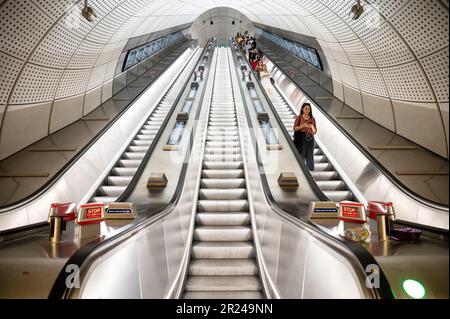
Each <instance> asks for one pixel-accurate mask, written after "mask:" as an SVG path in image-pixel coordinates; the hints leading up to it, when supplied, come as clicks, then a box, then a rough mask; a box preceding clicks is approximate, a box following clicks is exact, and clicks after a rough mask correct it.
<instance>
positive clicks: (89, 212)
mask: <svg viewBox="0 0 450 319" xmlns="http://www.w3.org/2000/svg"><path fill="white" fill-rule="evenodd" d="M104 219H105V204H103V203H92V204H85V205H81V206H80V207H79V209H78V224H80V225H87V224H96V223H100V222H101V221H103V220H104Z"/></svg>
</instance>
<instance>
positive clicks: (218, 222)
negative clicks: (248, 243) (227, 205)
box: [195, 212, 250, 226]
mask: <svg viewBox="0 0 450 319" xmlns="http://www.w3.org/2000/svg"><path fill="white" fill-rule="evenodd" d="M195 222H196V225H199V226H247V225H250V214H249V213H247V212H226V213H223V212H209V213H198V214H197V215H196V216H195Z"/></svg>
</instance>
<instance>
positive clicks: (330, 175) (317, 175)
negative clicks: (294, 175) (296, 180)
mask: <svg viewBox="0 0 450 319" xmlns="http://www.w3.org/2000/svg"><path fill="white" fill-rule="evenodd" d="M311 175H312V177H314V179H315V180H316V181H330V180H335V179H338V178H339V175H338V173H337V172H335V171H328V172H315V171H312V172H311Z"/></svg>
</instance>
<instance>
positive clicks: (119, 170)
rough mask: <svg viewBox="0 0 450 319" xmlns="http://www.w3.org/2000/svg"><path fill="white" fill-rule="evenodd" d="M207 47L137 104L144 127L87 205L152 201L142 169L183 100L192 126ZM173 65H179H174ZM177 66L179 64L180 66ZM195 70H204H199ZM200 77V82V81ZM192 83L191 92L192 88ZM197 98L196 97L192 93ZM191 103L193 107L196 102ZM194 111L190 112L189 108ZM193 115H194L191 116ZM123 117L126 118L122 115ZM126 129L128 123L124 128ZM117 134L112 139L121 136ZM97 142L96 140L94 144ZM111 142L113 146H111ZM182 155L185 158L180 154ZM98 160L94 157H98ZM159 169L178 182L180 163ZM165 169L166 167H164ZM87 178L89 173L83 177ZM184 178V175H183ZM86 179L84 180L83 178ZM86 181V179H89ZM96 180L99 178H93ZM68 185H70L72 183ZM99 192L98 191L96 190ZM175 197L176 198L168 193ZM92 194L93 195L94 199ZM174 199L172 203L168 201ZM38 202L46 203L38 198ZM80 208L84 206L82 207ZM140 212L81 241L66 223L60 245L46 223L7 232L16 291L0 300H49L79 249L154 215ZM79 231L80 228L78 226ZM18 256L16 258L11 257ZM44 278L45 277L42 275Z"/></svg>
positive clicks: (7, 290)
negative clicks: (155, 94)
mask: <svg viewBox="0 0 450 319" xmlns="http://www.w3.org/2000/svg"><path fill="white" fill-rule="evenodd" d="M207 44H209V46H208V47H205V48H204V49H200V48H198V49H197V50H196V51H195V52H193V54H192V55H191V57H190V58H189V59H188V60H187V61H186V63H185V65H184V66H183V68H181V70H178V72H177V76H176V77H175V78H174V79H172V80H171V81H170V82H168V83H171V84H170V85H169V86H168V88H167V83H165V85H166V87H165V88H164V93H162V94H161V98H160V99H159V102H158V103H156V104H155V105H154V106H152V105H148V103H147V104H146V103H145V102H146V101H143V102H140V101H137V102H136V103H141V104H142V106H143V107H144V108H147V112H146V113H148V115H147V116H146V117H145V118H140V119H139V118H138V120H139V122H142V123H143V124H142V126H137V127H135V128H132V129H133V131H134V132H135V133H134V134H133V135H130V136H129V137H125V138H126V139H128V141H129V142H128V143H126V144H123V145H120V146H119V147H120V148H121V149H122V152H119V153H117V155H115V156H114V157H116V158H117V159H116V160H114V159H113V160H111V166H110V167H103V168H101V169H102V170H103V171H104V175H103V176H100V178H99V183H100V186H99V187H96V185H95V184H94V185H92V186H90V187H92V191H91V192H90V193H88V194H85V196H86V197H87V200H86V201H89V199H91V200H90V201H95V202H102V203H104V204H108V203H110V202H112V201H127V199H128V198H129V197H131V196H132V195H133V194H134V193H141V194H144V196H146V198H147V199H148V198H150V197H151V200H152V201H155V198H158V194H150V193H149V192H148V190H147V187H146V186H147V183H146V182H145V183H144V184H142V183H141V184H140V183H139V181H140V180H141V179H144V180H146V179H148V175H146V173H145V168H146V167H147V166H148V162H150V161H151V160H152V159H153V157H158V156H160V155H161V153H160V152H158V151H155V150H158V148H157V147H159V146H160V145H161V144H163V145H164V144H165V143H166V139H168V137H169V135H170V133H171V132H170V131H171V130H172V123H175V121H176V119H175V118H176V115H177V114H175V113H174V112H175V111H176V110H177V109H181V107H182V106H183V104H182V102H183V101H184V98H186V99H188V100H189V101H190V102H191V103H193V104H195V107H196V108H197V111H196V114H192V115H191V116H192V119H191V121H190V122H191V124H193V123H195V121H196V118H197V116H198V113H199V111H200V109H201V108H200V107H199V105H201V99H202V98H203V94H201V93H202V92H204V87H205V85H206V83H207V80H206V79H207V78H208V73H209V65H210V62H209V61H208V60H209V56H210V53H211V51H212V45H213V42H212V41H210V42H208V43H207ZM175 66H177V65H175ZM178 66H179V64H178ZM197 67H198V68H199V69H201V70H202V71H201V72H200V71H197ZM199 76H200V78H199ZM191 82H192V83H194V82H195V84H196V85H195V89H193V88H192V87H193V86H192V83H191ZM193 91H195V93H197V92H200V93H198V94H197V95H198V96H195V95H194V94H193V93H192V92H193ZM194 102H195V103H194ZM193 109H194V107H193ZM191 113H193V112H191ZM124 116H127V113H125V114H124ZM119 120H120V119H119ZM126 124H127V125H129V124H130V123H126ZM191 126H192V125H189V126H188V127H186V128H185V130H184V131H183V132H182V133H183V136H189V135H190V134H191V133H189V131H190V130H191ZM117 133H118V132H115V136H116V140H117V137H118V135H120V133H119V134H117ZM97 143H99V141H97ZM112 143H114V141H113V142H112ZM182 153H186V151H183V152H182ZM163 154H165V155H167V157H170V154H168V153H167V152H163ZM97 155H98V154H97ZM161 165H162V167H166V169H170V170H171V171H173V173H172V172H171V173H172V175H171V176H173V177H175V176H177V178H180V179H182V176H179V175H178V174H180V173H179V172H180V171H182V167H183V162H180V163H175V164H173V165H171V164H170V163H169V162H164V163H162V164H161ZM164 165H165V166H164ZM84 174H85V175H86V174H87V173H86V172H84ZM181 175H182V174H181ZM82 176H84V175H82ZM87 177H89V178H90V176H87ZM96 178H97V177H96ZM71 185H72V184H71ZM96 188H98V189H97V190H95V189H96ZM172 192H174V193H175V195H174V194H173V193H172ZM92 194H94V195H92ZM165 194H166V195H165V197H164V198H163V200H160V202H159V203H160V206H170V204H171V203H170V200H172V201H173V200H174V199H173V198H176V196H177V195H176V189H173V190H172V189H170V190H167V191H166V192H165ZM172 197H173V198H172ZM42 200H45V198H44V199H42ZM81 203H83V202H81ZM135 204H136V206H137V209H138V211H139V215H140V216H139V217H138V218H137V219H136V220H134V221H133V220H124V221H111V223H109V224H107V223H105V222H102V225H101V235H100V236H94V237H88V238H79V237H78V235H77V233H76V228H77V225H74V223H75V222H74V221H72V222H70V224H68V229H67V230H66V232H65V233H64V234H63V237H62V240H61V241H60V242H57V243H52V242H49V231H50V230H49V228H50V227H49V226H48V224H47V223H45V224H43V225H41V224H38V225H34V227H30V228H27V229H25V230H24V229H14V230H11V231H7V232H3V233H1V234H0V235H1V237H0V241H1V245H0V278H9V280H11V281H12V282H15V285H14V287H13V286H11V285H1V289H0V297H5V298H13V297H20V298H36V297H37V298H43V297H47V296H48V293H49V291H50V289H51V285H52V281H53V280H54V279H55V278H56V277H57V275H58V273H59V272H60V271H62V272H64V269H63V268H62V267H63V265H64V262H65V261H66V260H68V259H70V258H72V257H73V256H74V254H76V252H77V251H79V250H80V249H81V250H83V249H87V250H90V249H92V247H93V246H96V245H97V244H98V243H101V242H103V241H105V242H107V238H108V237H109V236H110V235H112V236H117V235H120V234H123V233H125V232H126V231H127V230H129V228H130V227H139V226H140V225H141V224H143V223H144V222H145V221H146V220H148V219H149V218H151V217H152V216H153V215H155V214H157V213H158V212H159V210H158V209H157V208H149V207H146V209H145V210H144V211H141V209H140V207H139V203H138V202H136V203H135ZM48 207H49V204H47V205H46V207H45V214H46V215H47V214H48ZM78 227H80V226H78ZM18 255H19V256H20V258H16V257H15V256H18ZM30 260H37V262H38V263H39V267H35V266H34V262H30ZM31 269H32V270H33V271H32V275H30V276H29V278H28V279H27V282H23V283H20V282H17V281H19V279H20V276H21V273H22V272H23V271H30V270H31ZM43 273H45V275H43ZM30 283H34V287H35V289H32V290H29V289H27V287H28V286H29V285H30Z"/></svg>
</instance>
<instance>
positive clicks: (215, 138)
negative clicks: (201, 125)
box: [206, 134, 239, 142]
mask: <svg viewBox="0 0 450 319" xmlns="http://www.w3.org/2000/svg"><path fill="white" fill-rule="evenodd" d="M206 140H207V141H214V142H232V141H239V136H238V135H234V136H231V135H230V136H221V135H218V134H217V135H207V137H206Z"/></svg>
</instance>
